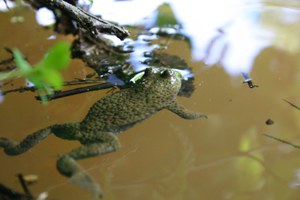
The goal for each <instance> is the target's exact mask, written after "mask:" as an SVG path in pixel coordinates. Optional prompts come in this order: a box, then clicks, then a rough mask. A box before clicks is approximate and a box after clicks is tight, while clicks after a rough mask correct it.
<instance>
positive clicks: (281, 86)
mask: <svg viewBox="0 0 300 200" xmlns="http://www.w3.org/2000/svg"><path fill="white" fill-rule="evenodd" d="M21 14H22V15H23V16H24V18H25V22H24V23H19V24H11V23H10V22H9V19H10V17H11V15H10V14H8V13H0V24H1V28H0V38H1V44H0V49H2V48H3V47H6V46H7V47H18V48H20V49H21V50H22V52H23V53H24V54H25V55H27V56H28V58H29V60H30V61H31V62H32V63H34V62H35V61H37V60H38V59H39V58H40V57H41V56H42V55H43V53H44V51H45V50H46V49H47V48H48V47H49V46H51V45H52V44H54V43H55V42H56V41H57V40H54V41H53V40H46V39H47V38H48V37H49V36H50V35H51V34H52V32H51V30H48V31H47V30H46V31H45V30H43V29H42V28H41V27H39V26H38V25H36V23H35V22H34V16H33V15H32V13H29V12H25V11H24V12H22V13H21ZM294 31H298V33H299V31H300V30H299V29H297V30H294ZM298 35H299V34H298ZM60 39H63V40H65V39H68V38H63V37H61V36H58V40H60ZM296 42H299V38H297V41H295V43H296ZM294 49H295V48H294ZM241 51H243V49H241ZM167 52H169V53H171V54H176V55H178V56H179V57H181V58H183V59H184V60H185V61H187V62H188V64H189V65H190V66H191V67H192V68H193V71H194V73H195V85H196V91H195V92H194V94H193V95H192V97H191V98H178V100H179V101H180V102H181V103H182V104H183V105H184V106H185V107H187V108H189V109H190V110H194V111H199V112H202V113H205V114H207V115H208V117H209V119H208V120H203V119H199V120H192V121H187V120H183V119H181V118H179V117H177V116H176V115H174V114H173V113H171V112H169V111H165V110H164V111H161V112H159V113H157V114H156V115H154V116H153V117H151V118H150V119H148V120H146V121H144V122H143V123H141V124H138V125H137V126H135V127H134V128H131V129H129V130H128V131H126V132H125V133H122V134H121V135H120V136H119V138H120V141H121V143H122V148H121V149H120V150H119V151H118V152H116V153H111V154H107V155H104V156H99V157H96V158H92V159H87V160H82V161H80V164H81V165H82V166H83V167H84V168H85V169H88V170H89V172H90V173H91V174H92V176H93V177H94V178H95V179H96V180H97V181H98V182H99V183H100V184H101V186H102V188H103V190H104V193H105V197H106V198H105V199H108V200H111V199H128V200H129V199H130V200H134V199H145V200H147V199H149V200H150V199H172V200H175V199H207V200H210V199H211V200H215V199H231V200H232V199H234V200H235V199H243V200H245V199H276V200H277V199H278V200H282V199H291V200H297V199H299V198H300V188H299V185H300V149H296V148H293V147H291V146H289V145H287V144H282V143H280V142H278V141H275V140H273V139H270V138H268V137H266V136H264V134H269V135H273V136H276V137H279V138H282V139H285V140H288V141H290V142H292V143H294V144H300V137H299V133H300V123H299V121H300V111H298V110H296V109H295V108H293V107H291V106H290V105H289V104H287V103H286V102H284V101H283V100H282V99H287V100H289V101H291V102H293V103H295V104H297V105H300V94H299V88H300V78H299V77H300V76H299V75H298V74H299V73H298V71H299V51H296V50H294V51H293V53H290V52H288V51H287V50H285V49H284V48H281V49H280V50H279V49H275V48H266V49H264V50H263V51H261V52H260V53H259V55H258V56H257V57H256V59H255V62H254V64H253V68H252V71H251V73H250V74H251V78H252V79H253V81H254V83H255V84H257V85H259V87H257V88H253V89H250V88H248V86H247V84H243V83H242V82H243V78H242V76H240V75H237V76H234V77H232V76H230V75H228V73H226V71H225V70H224V69H223V68H222V67H221V65H214V66H206V65H204V64H203V63H201V62H194V61H192V59H191V52H190V49H189V48H188V45H187V44H185V43H184V42H175V41H174V42H172V43H171V44H170V49H169V50H167ZM5 56H7V54H5V53H4V51H0V57H1V58H2V57H5ZM235 56H237V57H238V56H239V55H235ZM90 71H91V70H89V69H88V68H86V67H84V64H82V63H81V62H79V61H74V62H73V63H72V67H70V68H69V69H68V71H67V72H65V73H64V75H65V79H66V80H68V79H69V80H70V79H73V78H74V77H84V76H85V75H86V74H88V73H89V72H90ZM18 83H19V84H20V83H21V81H17V82H16V83H14V87H16V86H17V85H18ZM7 88H8V87H7ZM106 92H107V91H100V92H99V91H98V92H91V93H86V94H81V95H77V96H73V97H66V98H63V99H59V100H55V101H52V102H51V103H49V105H47V106H44V105H42V104H40V103H39V102H37V101H35V100H34V94H31V93H23V94H18V93H16V94H10V95H8V96H6V97H5V100H4V102H3V103H2V104H0V133H1V136H4V137H8V138H11V139H15V140H20V139H22V138H24V137H25V136H27V135H28V134H30V133H32V132H34V131H36V130H38V129H40V128H43V127H46V126H48V125H51V124H54V123H64V122H68V121H80V120H81V119H82V118H83V117H84V116H85V114H86V113H87V111H88V109H89V107H90V106H91V105H92V104H93V103H94V102H95V101H96V100H98V99H99V98H101V97H102V96H105V95H106ZM269 118H270V119H272V120H273V121H274V124H273V125H270V126H268V125H266V124H265V121H266V120H267V119H269ZM77 146H78V143H76V142H70V141H63V140H61V139H57V138H55V137H53V136H50V137H49V138H48V139H46V140H45V141H43V142H41V143H40V144H39V145H37V146H36V147H35V148H33V149H32V150H30V151H29V152H27V153H25V154H23V155H20V156H17V157H8V156H6V155H5V154H4V153H3V152H0V160H1V172H0V182H1V183H3V184H5V185H7V186H9V187H11V188H14V189H16V190H19V191H21V186H20V184H19V182H18V180H17V178H16V174H17V173H22V174H24V175H26V174H36V175H38V176H39V180H38V183H37V184H35V185H33V186H30V189H31V191H32V193H33V194H36V195H38V194H39V193H41V192H44V191H47V192H48V193H49V199H74V200H75V199H78V200H79V199H89V197H90V194H89V193H88V192H87V191H85V190H83V189H80V188H78V187H77V186H73V185H70V184H68V182H67V179H66V178H65V177H63V176H61V175H60V174H59V173H58V172H57V170H56V168H55V162H56V158H57V157H58V155H59V154H62V153H65V152H68V151H70V150H71V149H73V148H75V147H77Z"/></svg>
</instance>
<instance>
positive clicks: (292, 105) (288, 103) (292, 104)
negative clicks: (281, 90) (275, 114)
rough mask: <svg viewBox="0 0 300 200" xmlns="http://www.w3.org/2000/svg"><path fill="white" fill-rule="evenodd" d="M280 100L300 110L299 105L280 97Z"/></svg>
mask: <svg viewBox="0 0 300 200" xmlns="http://www.w3.org/2000/svg"><path fill="white" fill-rule="evenodd" d="M282 100H283V101H285V102H287V103H288V104H290V105H291V106H292V107H294V108H296V109H297V110H300V107H299V106H297V105H295V104H293V103H291V102H289V101H288V100H286V99H282Z"/></svg>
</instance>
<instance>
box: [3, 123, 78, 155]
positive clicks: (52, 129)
mask: <svg viewBox="0 0 300 200" xmlns="http://www.w3.org/2000/svg"><path fill="white" fill-rule="evenodd" d="M79 126H80V124H79V123H65V124H58V125H53V126H48V127H47V128H44V129H41V130H39V131H36V132H34V133H32V134H30V135H28V136H27V137H25V138H24V139H23V140H22V141H21V142H16V141H13V140H9V139H7V138H4V137H0V148H3V149H4V152H5V153H6V154H7V155H10V156H16V155H19V154H22V153H24V152H26V151H28V150H29V149H31V148H32V147H34V146H35V145H37V144H38V143H40V142H41V141H42V140H44V139H45V138H46V137H47V136H48V135H50V134H51V133H54V134H55V135H56V136H57V137H60V138H63V139H69V140H78V138H79V137H80V134H79V133H80V132H79ZM68 133H70V134H68Z"/></svg>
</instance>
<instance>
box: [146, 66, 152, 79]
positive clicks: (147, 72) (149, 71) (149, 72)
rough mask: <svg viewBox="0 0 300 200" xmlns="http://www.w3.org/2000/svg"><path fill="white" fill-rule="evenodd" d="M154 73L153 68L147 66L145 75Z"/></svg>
mask: <svg viewBox="0 0 300 200" xmlns="http://www.w3.org/2000/svg"><path fill="white" fill-rule="evenodd" d="M152 73H153V70H152V68H147V69H145V73H144V76H145V77H147V76H150V75H151V74H152Z"/></svg>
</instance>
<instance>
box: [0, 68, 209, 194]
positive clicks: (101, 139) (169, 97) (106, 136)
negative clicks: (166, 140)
mask: <svg viewBox="0 0 300 200" xmlns="http://www.w3.org/2000/svg"><path fill="white" fill-rule="evenodd" d="M181 81H182V76H181V74H180V73H179V72H177V71H174V70H171V69H163V70H162V69H160V70H159V69H154V68H148V69H146V70H145V71H144V75H143V76H142V77H141V78H140V79H138V80H137V81H136V82H135V83H134V84H132V85H131V86H130V87H129V88H126V89H122V90H120V91H118V92H115V93H113V94H110V95H108V96H106V97H104V98H102V99H100V100H99V101H97V102H96V103H95V104H94V105H93V106H92V107H91V108H90V110H89V111H88V113H87V115H86V117H85V118H84V119H83V120H82V121H81V122H75V123H74V122H73V123H64V124H56V125H51V126H48V127H46V128H44V129H41V130H39V131H36V132H35V133H33V134H31V135H29V136H27V137H26V138H25V139H23V140H22V141H21V142H14V141H11V140H9V139H7V138H3V137H1V138H0V148H3V149H4V152H5V153H6V154H7V155H10V156H14V155H19V154H22V153H24V152H26V151H27V150H29V149H30V148H32V147H33V146H34V145H36V144H38V143H39V142H41V141H42V140H43V139H45V138H46V137H47V136H48V135H49V134H54V135H55V136H57V137H59V138H62V139H66V140H77V141H79V142H80V143H81V146H80V147H78V148H76V149H74V150H71V151H70V152H69V153H66V154H63V155H61V156H60V157H59V158H58V160H57V164H56V166H57V169H58V171H59V172H60V173H61V174H63V175H65V176H67V177H69V180H70V182H72V183H75V184H77V185H79V186H81V187H84V188H87V189H88V190H90V191H91V192H92V194H93V195H95V196H97V197H100V198H101V197H102V195H103V192H102V191H101V189H100V186H99V185H98V184H97V183H96V181H94V180H93V179H92V177H91V176H90V175H89V174H88V173H87V172H86V171H85V170H84V169H83V168H82V167H81V166H80V165H79V164H78V163H77V160H80V159H83V158H89V157H94V156H97V155H103V154H106V153H109V152H113V151H116V150H117V149H118V148H119V147H120V143H119V140H118V138H117V135H118V134H119V133H121V132H123V131H125V130H126V129H128V128H130V127H132V126H134V125H135V124H137V123H139V122H142V121H143V120H145V119H147V118H148V117H150V116H151V115H153V114H155V113H156V112H158V111H160V110H162V109H167V110H170V111H171V112H173V113H175V114H177V115H178V116H180V117H182V118H184V119H196V118H207V117H206V115H203V114H199V113H192V112H190V111H187V110H186V109H185V108H183V107H182V106H181V105H179V104H178V103H177V101H176V97H177V94H178V92H179V90H180V87H181Z"/></svg>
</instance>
